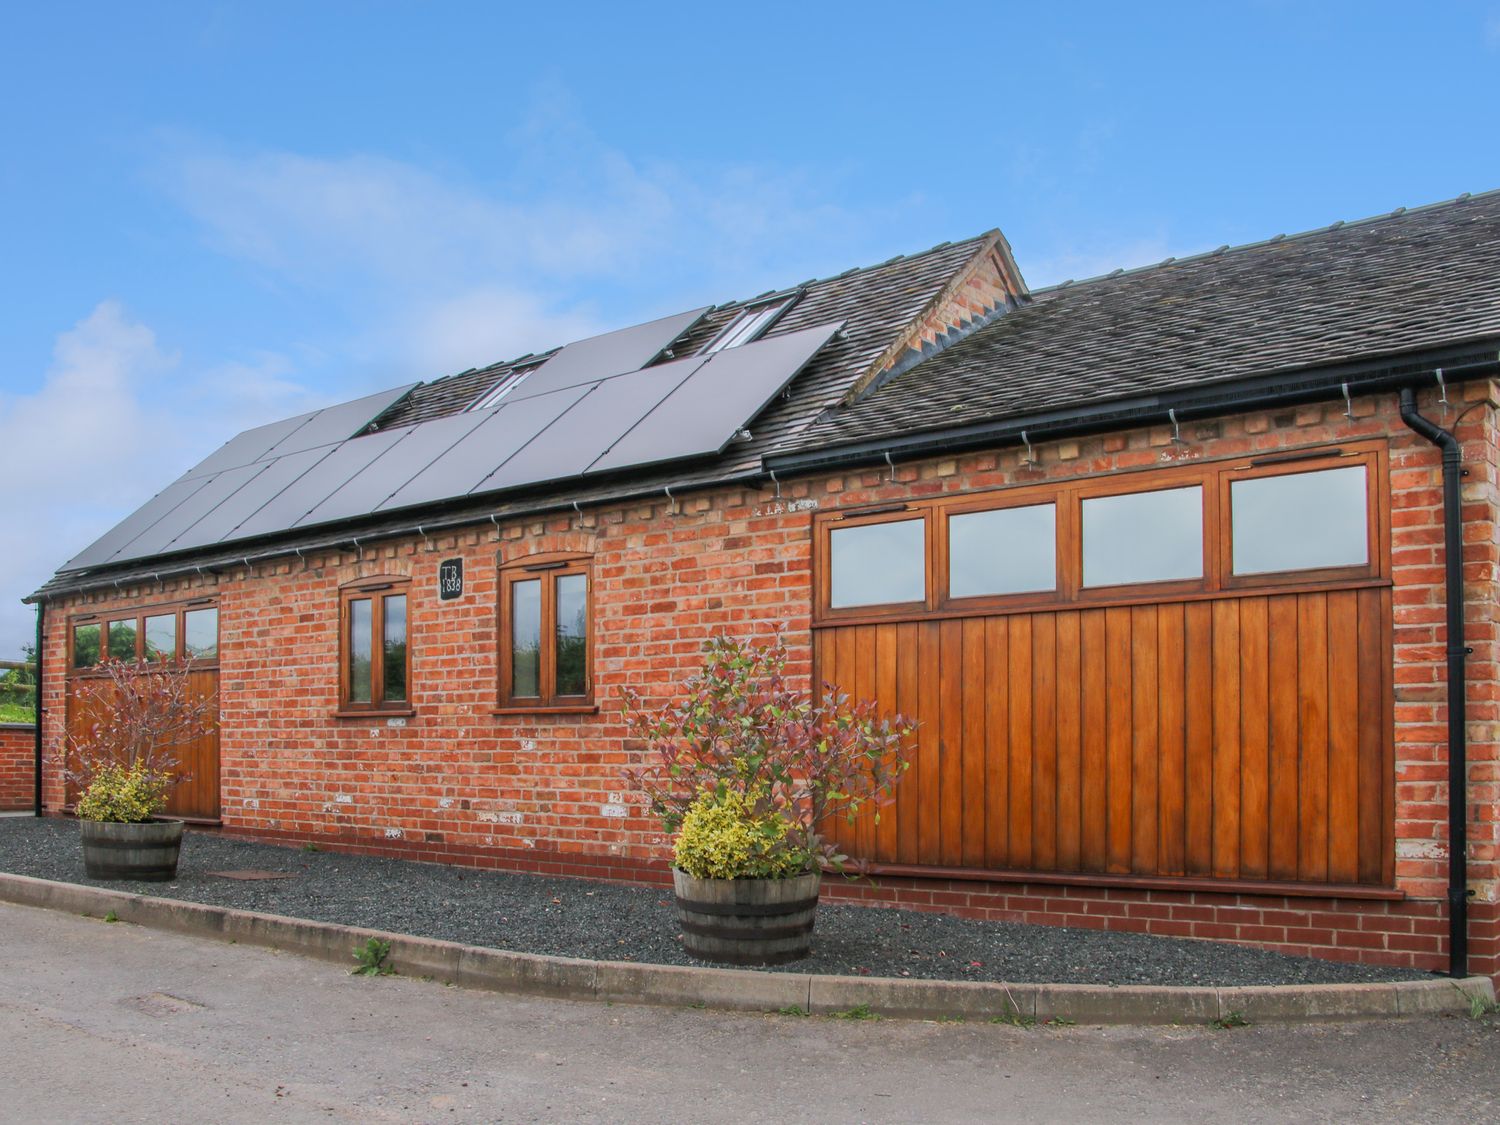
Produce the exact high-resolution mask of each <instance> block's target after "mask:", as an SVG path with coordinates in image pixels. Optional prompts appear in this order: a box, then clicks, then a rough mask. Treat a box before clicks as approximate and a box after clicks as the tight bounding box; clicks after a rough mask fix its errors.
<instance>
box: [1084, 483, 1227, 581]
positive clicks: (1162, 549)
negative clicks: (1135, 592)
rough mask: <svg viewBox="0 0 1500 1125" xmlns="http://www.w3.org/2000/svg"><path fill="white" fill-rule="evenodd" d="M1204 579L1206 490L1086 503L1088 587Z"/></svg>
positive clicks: (1100, 498)
mask: <svg viewBox="0 0 1500 1125" xmlns="http://www.w3.org/2000/svg"><path fill="white" fill-rule="evenodd" d="M1202 577H1203V489H1202V488H1201V487H1200V486H1199V485H1196V484H1195V485H1192V486H1191V487H1189V488H1167V489H1163V490H1161V491H1160V492H1131V493H1126V494H1125V495H1122V496H1098V497H1094V498H1093V499H1089V500H1085V501H1084V502H1083V584H1084V585H1085V586H1122V585H1125V584H1127V583H1131V582H1170V581H1173V580H1176V579H1184V578H1202Z"/></svg>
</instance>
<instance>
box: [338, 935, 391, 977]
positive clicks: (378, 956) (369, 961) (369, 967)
mask: <svg viewBox="0 0 1500 1125" xmlns="http://www.w3.org/2000/svg"><path fill="white" fill-rule="evenodd" d="M390 955H391V943H390V942H388V941H381V940H380V939H379V938H371V939H370V940H369V941H367V942H365V943H364V945H360V946H356V947H355V949H354V959H355V960H356V961H358V962H359V964H358V965H356V966H355V967H354V968H352V969H350V970H349V975H350V976H352V977H388V976H393V975H394V974H395V972H396V970H395V969H393V968H391V966H389V965H387V964H386V963H385V959H386V958H387V957H389V956H390Z"/></svg>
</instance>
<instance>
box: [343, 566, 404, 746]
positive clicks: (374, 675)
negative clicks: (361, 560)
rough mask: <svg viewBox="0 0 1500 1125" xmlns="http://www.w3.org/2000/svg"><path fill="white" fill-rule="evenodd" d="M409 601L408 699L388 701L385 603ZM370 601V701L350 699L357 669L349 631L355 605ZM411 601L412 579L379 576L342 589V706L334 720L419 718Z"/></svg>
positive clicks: (401, 576)
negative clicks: (414, 691)
mask: <svg viewBox="0 0 1500 1125" xmlns="http://www.w3.org/2000/svg"><path fill="white" fill-rule="evenodd" d="M389 597H404V598H405V599H406V698H405V699H396V700H390V701H387V700H386V699H385V600H386V598H389ZM357 601H368V602H370V603H371V605H370V699H369V701H368V702H364V701H360V700H355V699H351V698H350V696H351V695H352V694H353V693H352V691H351V688H352V686H353V677H354V665H353V662H352V661H351V659H350V655H351V654H350V643H349V642H350V637H349V630H350V627H351V625H352V624H353V615H352V611H351V609H350V606H351V604H352V603H354V602H357ZM413 632H414V630H413V627H412V599H411V579H410V578H408V577H406V576H405V575H378V576H372V577H369V578H361V579H360V580H359V581H357V582H350V583H349V584H348V585H345V586H341V587H339V706H338V711H337V712H335V717H337V718H341V719H365V718H369V717H370V716H371V715H379V716H382V717H385V718H395V717H401V716H406V715H414V714H416V709H415V708H414V707H413V706H412V686H413V681H414V679H415V677H414V676H413V675H412V670H413V664H414V661H413V660H412V635H413Z"/></svg>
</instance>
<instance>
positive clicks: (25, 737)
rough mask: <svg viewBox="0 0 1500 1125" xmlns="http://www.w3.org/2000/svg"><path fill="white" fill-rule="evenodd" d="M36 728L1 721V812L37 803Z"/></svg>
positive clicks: (29, 806) (25, 807) (32, 805)
mask: <svg viewBox="0 0 1500 1125" xmlns="http://www.w3.org/2000/svg"><path fill="white" fill-rule="evenodd" d="M35 779H36V728H35V727H33V726H29V725H22V724H20V723H0V812H15V811H17V810H18V809H31V808H32V807H34V805H35V803H36V780H35Z"/></svg>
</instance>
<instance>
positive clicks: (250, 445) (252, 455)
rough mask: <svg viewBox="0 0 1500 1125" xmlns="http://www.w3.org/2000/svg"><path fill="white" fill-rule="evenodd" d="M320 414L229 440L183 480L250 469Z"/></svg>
mask: <svg viewBox="0 0 1500 1125" xmlns="http://www.w3.org/2000/svg"><path fill="white" fill-rule="evenodd" d="M318 413H319V411H316V410H314V411H312V412H311V413H308V414H299V415H297V417H295V418H286V419H284V420H282V421H280V422H271V423H269V424H267V425H264V426H256V427H255V429H253V430H246V431H245V432H244V433H242V434H239V435H237V436H235V437H232V438H230V439H229V440H228V441H226V442H225V443H224V444H223V445H221V446H220V447H219V448H218V449H217V450H215V451H214V452H213V453H211V454H209V455H208V456H207V457H205V458H204V459H203V460H202V461H199V462H198V463H197V464H196V465H194V466H193V467H192V468H191V469H189V470H188V471H187V472H186V473H184V474H183V478H184V479H191V478H193V477H209V476H213V475H214V474H215V473H222V472H223V471H224V470H225V469H237V468H239V467H240V466H241V465H249V464H251V463H252V462H254V461H257V460H259V459H260V458H262V457H264V456H265V455H266V454H267V453H268V452H270V450H271V447H272V446H274V445H275V444H276V443H277V442H279V441H285V440H286V439H287V438H288V437H290V436H291V435H292V434H293V433H295V432H296V431H297V430H299V429H301V428H302V427H303V426H305V425H306V424H307V423H308V422H310V421H312V419H313V418H315V417H316V416H317V415H318Z"/></svg>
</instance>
